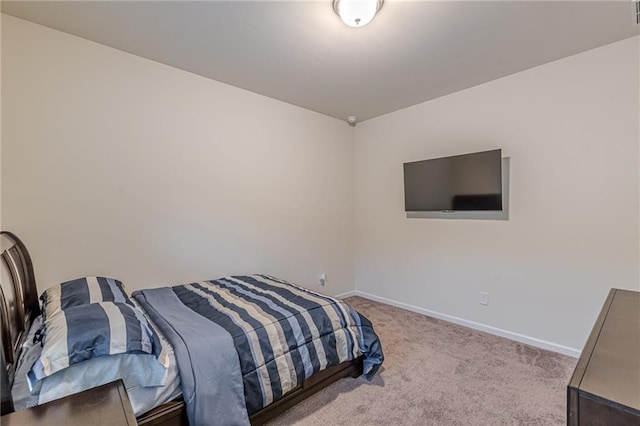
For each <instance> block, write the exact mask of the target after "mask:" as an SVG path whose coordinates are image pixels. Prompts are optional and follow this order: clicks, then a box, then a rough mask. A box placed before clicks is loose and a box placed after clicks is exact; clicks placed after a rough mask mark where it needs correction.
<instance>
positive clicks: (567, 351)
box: [336, 290, 581, 358]
mask: <svg viewBox="0 0 640 426" xmlns="http://www.w3.org/2000/svg"><path fill="white" fill-rule="evenodd" d="M349 296H360V297H364V298H365V299H369V300H373V301H375V302H380V303H385V304H387V305H391V306H396V307H398V308H402V309H406V310H407V311H411V312H416V313H418V314H422V315H426V316H429V317H433V318H438V319H441V320H443V321H447V322H452V323H454V324H458V325H462V326H465V327H469V328H473V329H474V330H480V331H484V332H486V333H489V334H494V335H496V336H500V337H506V338H507V339H511V340H515V341H516V342H520V343H525V344H527V345H531V346H535V347H538V348H542V349H546V350H549V351H553V352H557V353H560V354H563V355H568V356H571V357H574V358H578V357H579V356H580V353H581V351H580V350H579V349H575V348H570V347H568V346H563V345H559V344H557V343H553V342H548V341H546V340H541V339H536V338H535V337H530V336H525V335H524V334H520V333H514V332H512V331H508V330H503V329H501V328H497V327H492V326H490V325H485V324H480V323H477V322H474V321H469V320H466V319H463V318H458V317H454V316H452V315H447V314H442V313H440V312H436V311H432V310H430V309H424V308H420V307H418V306H413V305H409V304H408V303H403V302H398V301H395V300H392V299H387V298H386V297H380V296H376V295H373V294H370V293H366V292H364V291H360V290H355V291H349V292H346V293H343V294H341V295H339V296H336V297H339V298H343V297H349ZM374 326H375V324H374Z"/></svg>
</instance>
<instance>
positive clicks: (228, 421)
mask: <svg viewBox="0 0 640 426" xmlns="http://www.w3.org/2000/svg"><path fill="white" fill-rule="evenodd" d="M133 297H134V298H135V299H136V301H138V303H140V305H141V306H142V307H143V308H144V310H145V311H146V312H147V314H149V316H150V317H151V319H152V320H153V321H154V323H155V324H156V325H157V326H158V327H159V328H160V330H161V331H162V333H163V334H164V335H165V336H166V337H167V340H169V342H170V343H171V345H172V346H173V350H174V352H175V354H176V361H177V363H178V370H179V371H180V381H181V386H182V396H183V398H184V401H185V405H186V407H187V416H188V418H189V424H190V425H191V426H197V425H210V424H212V420H211V419H215V424H220V425H229V426H235V425H243V426H244V425H249V417H248V415H247V410H246V408H245V405H244V395H243V389H242V380H241V377H242V375H241V374H240V364H239V362H238V354H237V353H236V350H235V347H234V346H233V340H232V339H231V336H229V333H227V332H226V331H225V330H224V329H223V328H222V327H220V326H219V325H217V324H216V323H214V322H211V321H209V320H207V319H206V318H204V317H202V316H201V315H198V314H197V313H195V312H193V310H191V309H189V308H188V307H186V306H185V305H183V304H182V303H180V300H179V299H178V297H177V296H176V295H175V293H174V292H173V290H172V289H171V288H157V289H151V290H143V291H139V292H135V293H134V294H133Z"/></svg>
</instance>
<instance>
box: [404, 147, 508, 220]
mask: <svg viewBox="0 0 640 426" xmlns="http://www.w3.org/2000/svg"><path fill="white" fill-rule="evenodd" d="M404 208H405V211H407V212H433V211H437V212H441V211H445V212H455V211H500V210H502V150H500V149H495V150H492V151H483V152H474V153H471V154H463V155H454V156H451V157H443V158H434V159H431V160H423V161H414V162H411V163H404Z"/></svg>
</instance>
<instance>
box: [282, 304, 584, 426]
mask: <svg viewBox="0 0 640 426" xmlns="http://www.w3.org/2000/svg"><path fill="white" fill-rule="evenodd" d="M347 301H348V302H349V303H350V304H351V305H352V306H353V307H354V308H356V309H357V310H358V311H359V312H361V313H362V314H363V315H364V316H366V317H367V318H369V319H370V320H371V322H373V324H374V327H375V329H376V332H377V333H378V335H379V336H380V340H381V341H382V347H383V350H384V354H385V362H384V364H383V367H382V369H381V371H380V372H379V374H378V375H377V376H376V377H375V378H374V380H373V381H372V382H367V381H366V380H364V379H362V378H359V379H352V378H346V379H343V380H340V381H338V382H337V383H334V384H333V385H331V386H330V387H328V388H327V389H324V390H322V391H321V392H319V393H317V394H316V395H314V396H312V397H310V398H309V399H307V400H305V401H303V402H302V403H300V404H298V405H296V406H295V407H293V408H292V409H290V410H288V411H287V412H285V413H284V414H283V415H281V416H280V417H278V418H277V419H275V420H274V421H272V422H271V423H269V425H271V426H276V425H319V426H333V425H438V426H446V425H481V426H484V425H489V426H497V425H535V426H546V425H564V424H566V420H565V416H566V412H565V407H566V385H567V383H568V382H569V378H570V376H571V373H572V372H573V368H574V366H575V363H576V362H577V360H576V359H574V358H570V357H567V356H564V355H559V354H556V353H554V352H548V351H545V350H542V349H537V348H534V347H531V346H527V345H523V344H521V343H517V342H514V341H511V340H508V339H504V338H501V337H497V336H493V335H491V334H486V333H482V332H479V331H475V330H472V329H469V328H466V327H462V326H458V325H455V324H450V323H447V322H444V321H440V320H437V319H433V318H429V317H426V316H423V315H419V314H416V313H413V312H409V311H405V310H403V309H399V308H396V307H393V306H388V305H384V304H381V303H377V302H373V301H370V300H367V299H363V298H360V297H352V298H349V299H347Z"/></svg>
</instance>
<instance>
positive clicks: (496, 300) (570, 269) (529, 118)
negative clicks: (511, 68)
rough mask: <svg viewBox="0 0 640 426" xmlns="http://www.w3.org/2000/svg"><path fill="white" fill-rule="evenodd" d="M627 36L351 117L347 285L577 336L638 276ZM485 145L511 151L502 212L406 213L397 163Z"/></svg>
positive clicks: (529, 331) (533, 332)
mask: <svg viewBox="0 0 640 426" xmlns="http://www.w3.org/2000/svg"><path fill="white" fill-rule="evenodd" d="M639 43H640V38H638V37H636V38H634V39H628V40H625V41H621V42H618V43H615V44H612V45H609V46H605V47H602V48H599V49H596V50H592V51H589V52H586V53H583V54H580V55H577V56H573V57H569V58H565V59H563V60H560V61H557V62H553V63H550V64H547V65H543V66H540V67H537V68H534V69H531V70H528V71H525V72H522V73H519V74H515V75H512V76H509V77H506V78H502V79H500V80H496V81H493V82H490V83H487V84H484V85H481V86H477V87H474V88H471V89H468V90H465V91H462V92H458V93H455V94H452V95H449V96H445V97H443V98H439V99H436V100H433V101H430V102H426V103H423V104H420V105H417V106H414V107H411V108H407V109H404V110H401V111H398V112H395V113H391V114H387V115H385V116H382V117H379V118H376V119H372V120H368V121H366V122H364V123H361V124H359V125H358V127H357V128H356V133H355V149H356V151H355V164H356V175H355V188H356V189H355V194H356V288H357V290H358V291H361V292H365V293H368V294H369V295H373V296H376V297H379V298H386V299H387V300H391V301H395V302H400V303H403V304H407V305H411V306H412V307H414V308H418V309H421V310H423V311H434V312H436V313H440V314H444V315H447V316H450V317H455V318H458V319H462V320H463V322H466V323H468V324H476V325H478V324H479V325H484V326H487V327H488V328H489V329H491V328H492V327H493V329H491V331H494V332H495V331H500V330H502V331H507V332H510V333H515V334H512V336H516V334H521V335H524V336H528V337H532V338H534V339H539V340H540V341H542V342H537V343H545V344H546V343H550V344H551V347H554V345H560V346H566V347H568V348H565V349H568V350H566V351H565V352H567V353H572V351H571V349H580V348H582V345H583V344H584V341H585V340H586V337H587V335H588V332H589V330H590V329H591V327H592V325H593V321H594V320H595V317H596V316H597V314H598V312H599V310H600V307H601V305H602V303H603V301H604V299H605V297H606V294H607V292H608V290H609V288H610V287H619V288H627V289H640V285H639V277H638V274H639V272H638V270H639V269H638V267H639V261H638V258H639V250H638V241H639V238H640V237H639V230H638V227H639V221H638V218H639V210H638V194H639V176H638V169H639V161H638V158H639V157H638V155H639V153H638V141H639V120H640V109H639V107H638V81H639V74H638V66H639V65H638V64H639V59H640V56H639V53H638V45H639ZM494 148H502V149H503V155H505V156H509V157H510V169H511V176H510V185H511V191H510V194H511V205H510V219H509V220H508V221H488V220H481V221H472V220H444V219H407V218H406V217H405V213H404V205H403V175H402V164H403V163H404V162H408V161H416V160H422V159H427V158H434V157H440V156H446V155H454V154H461V153H466V152H472V151H481V150H488V149H494ZM480 292H488V293H489V306H487V307H485V306H481V305H480V304H479V300H480ZM481 328H482V327H481ZM516 337H517V336H516ZM554 348H555V349H561V350H562V349H563V348H559V346H555V347H554ZM573 353H575V351H573Z"/></svg>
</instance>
